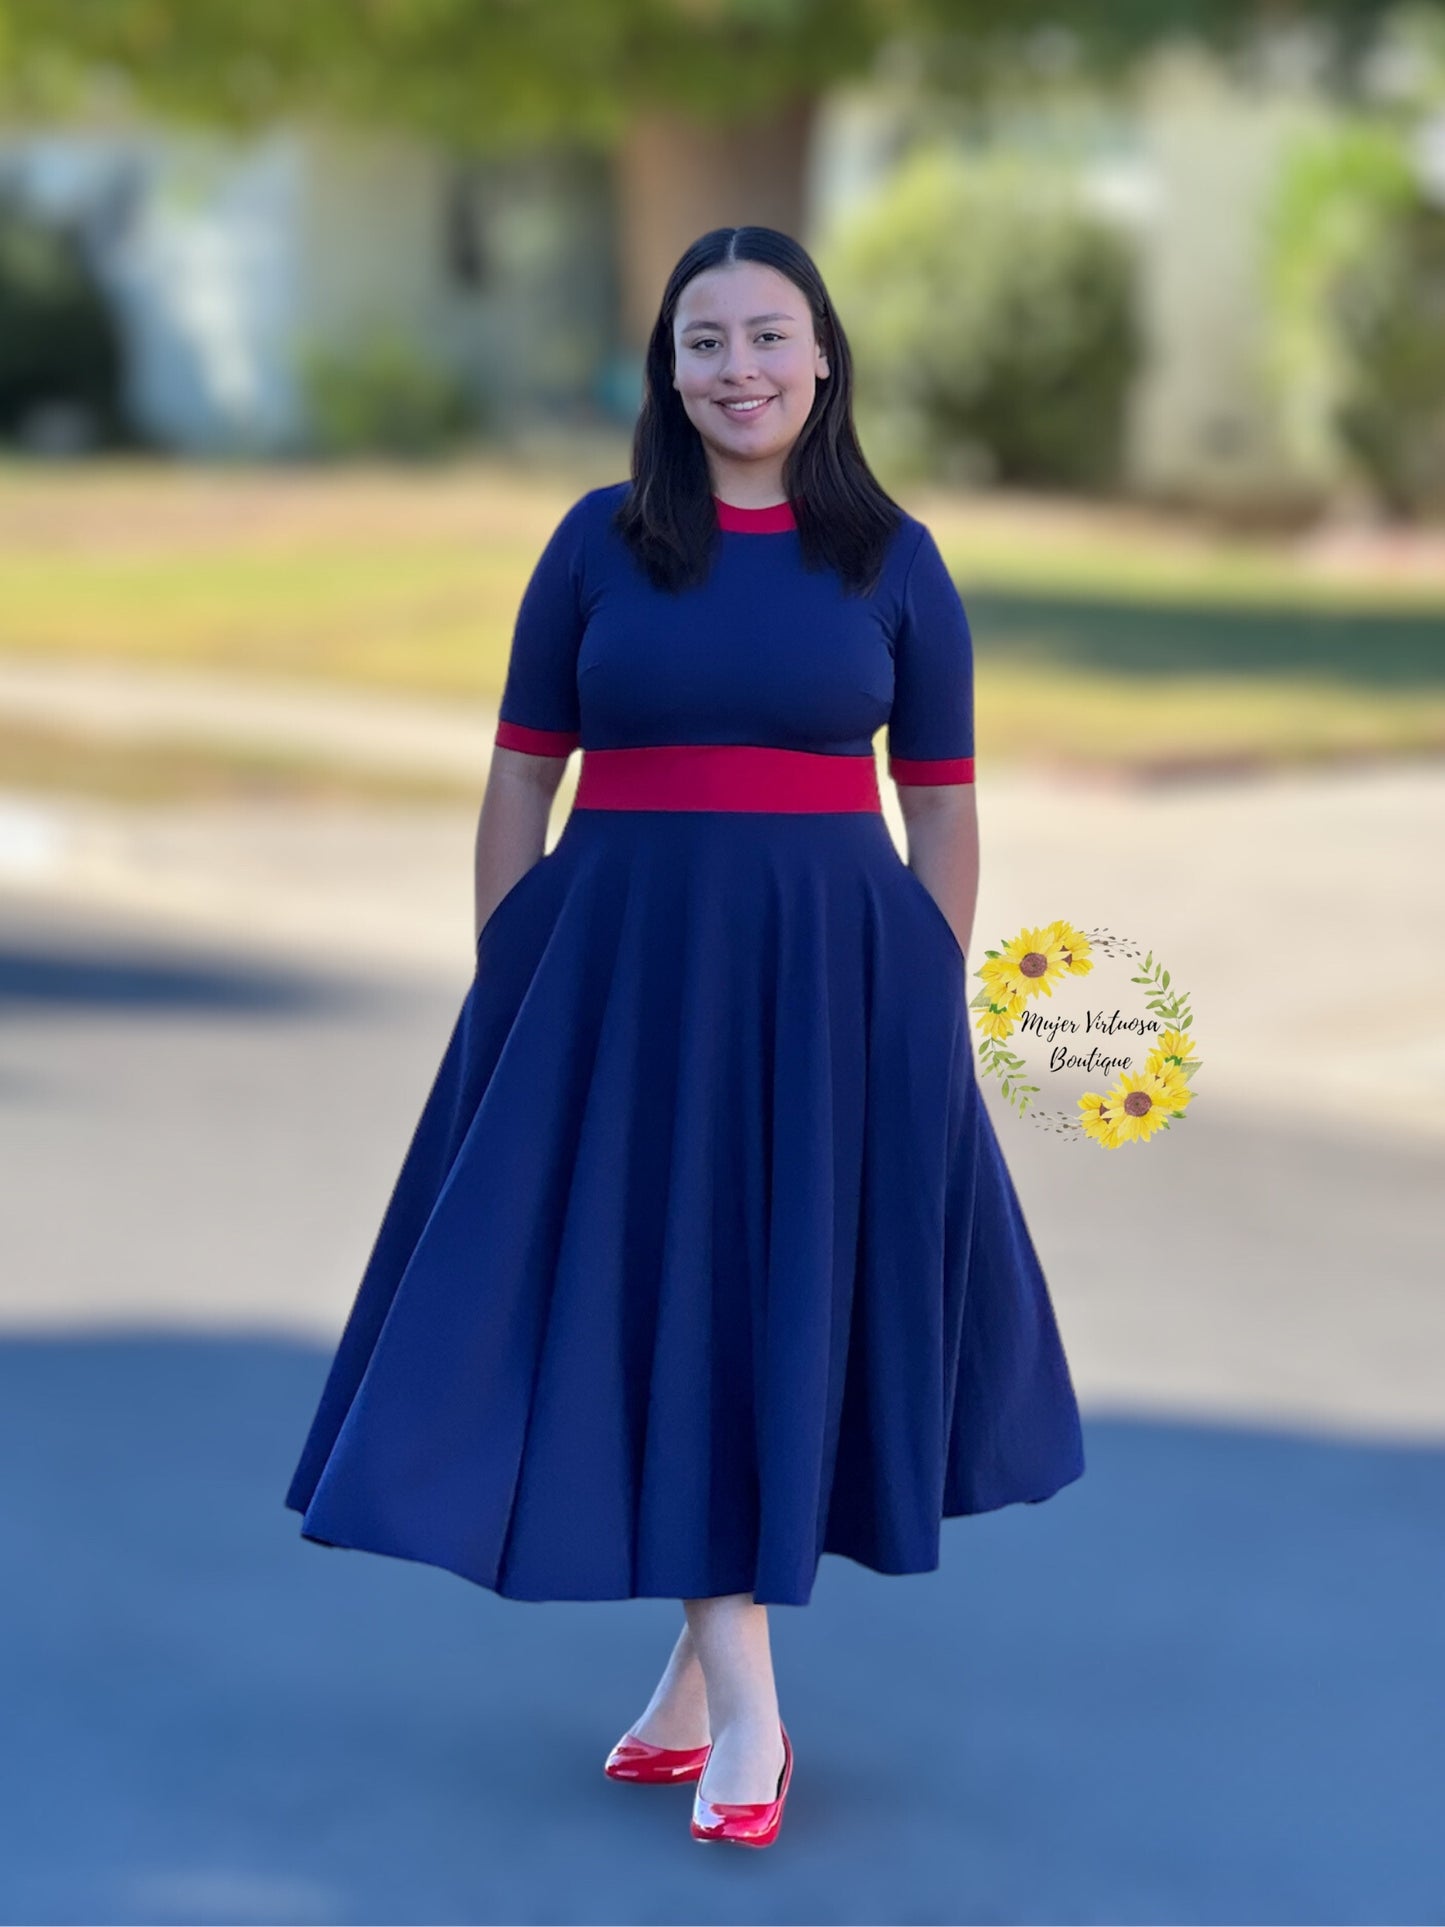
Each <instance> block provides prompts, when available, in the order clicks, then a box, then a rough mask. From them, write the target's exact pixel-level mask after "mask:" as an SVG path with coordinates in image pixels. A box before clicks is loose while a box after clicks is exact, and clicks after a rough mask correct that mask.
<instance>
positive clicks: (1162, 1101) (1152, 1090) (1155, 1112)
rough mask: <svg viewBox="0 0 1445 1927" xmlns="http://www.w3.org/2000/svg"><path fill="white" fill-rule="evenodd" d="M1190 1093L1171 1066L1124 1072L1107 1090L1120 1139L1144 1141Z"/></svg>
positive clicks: (1146, 1140) (1178, 1107)
mask: <svg viewBox="0 0 1445 1927" xmlns="http://www.w3.org/2000/svg"><path fill="white" fill-rule="evenodd" d="M1193 1095H1194V1093H1193V1092H1192V1091H1191V1090H1190V1088H1189V1085H1188V1082H1187V1080H1186V1079H1185V1078H1183V1077H1181V1076H1180V1074H1179V1072H1178V1070H1177V1069H1176V1068H1175V1067H1174V1066H1173V1065H1172V1064H1169V1065H1164V1066H1162V1067H1161V1068H1159V1069H1151V1068H1150V1066H1149V1065H1147V1064H1146V1065H1145V1066H1144V1069H1143V1070H1142V1071H1125V1072H1124V1074H1123V1075H1122V1076H1121V1077H1120V1079H1119V1082H1118V1083H1117V1084H1116V1085H1115V1086H1114V1088H1113V1090H1112V1091H1110V1093H1109V1106H1110V1109H1111V1111H1112V1112H1113V1113H1114V1115H1115V1117H1116V1119H1117V1127H1116V1128H1117V1130H1118V1134H1119V1138H1120V1141H1121V1142H1123V1143H1126V1144H1132V1143H1145V1144H1147V1143H1148V1141H1149V1139H1150V1138H1151V1137H1153V1135H1154V1133H1155V1132H1156V1131H1158V1130H1162V1129H1163V1127H1164V1125H1165V1124H1166V1123H1167V1122H1168V1120H1169V1116H1170V1114H1171V1112H1174V1111H1182V1110H1183V1109H1184V1108H1185V1106H1186V1105H1187V1104H1188V1102H1189V1100H1190V1098H1191V1097H1192V1096H1193Z"/></svg>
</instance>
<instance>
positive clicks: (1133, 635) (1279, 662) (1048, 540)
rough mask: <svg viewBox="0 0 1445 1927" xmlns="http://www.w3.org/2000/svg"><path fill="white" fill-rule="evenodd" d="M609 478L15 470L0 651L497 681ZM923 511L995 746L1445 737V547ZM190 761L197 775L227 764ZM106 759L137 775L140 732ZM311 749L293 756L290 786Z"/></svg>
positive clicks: (288, 673) (1382, 746)
mask: <svg viewBox="0 0 1445 1927" xmlns="http://www.w3.org/2000/svg"><path fill="white" fill-rule="evenodd" d="M624 472H625V456H624V457H623V458H622V459H621V460H620V462H619V466H618V468H617V471H616V473H617V474H618V475H619V476H620V475H621V474H623V473H624ZM592 479H597V478H592ZM587 485H588V481H587V480H584V479H578V478H577V477H576V476H570V477H569V476H567V475H561V476H557V475H538V474H535V473H517V472H512V471H509V470H508V469H506V468H505V467H502V466H499V465H497V464H495V463H487V462H475V463H467V464H463V465H459V466H457V467H455V468H445V469H437V470H420V471H409V470H406V469H387V468H375V469H364V470H357V471H333V472H328V471H305V470H299V471H298V470H285V471H266V470H244V469H236V470H226V469H221V470H216V469H193V468H190V467H187V466H185V465H173V464H164V463H153V464H152V463H129V464H127V463H97V464H87V465H85V466H83V467H75V468H67V469H58V468H43V467H32V466H25V465H16V464H13V463H11V464H0V653H5V654H11V655H26V656H33V655H42V656H51V657H62V656H63V657H66V658H72V659H74V658H89V659H98V660H104V661H108V662H116V661H123V662H134V663H138V664H140V663H152V664H169V665H175V664H181V665H185V666H187V667H191V668H196V667H207V666H213V667H216V668H225V669H228V670H239V671H245V672H246V673H248V674H252V675H262V676H271V677H277V678H286V677H302V678H305V679H307V680H308V681H315V680H321V681H331V682H336V683H340V684H347V685H351V686H356V685H369V686H371V687H374V688H386V689H393V690H396V691H397V692H399V693H402V692H404V693H412V694H418V695H427V696H437V695H446V694H454V695H458V696H464V697H469V698H477V697H482V698H490V699H493V700H495V698H496V697H497V696H498V695H499V694H500V691H501V687H502V681H503V678H504V675H505V671H506V662H507V649H508V645H509V642H510V637H511V630H512V623H513V621H514V618H515V614H516V608H517V603H518V600H519V598H520V596H521V593H522V590H523V588H524V586H525V584H526V580H527V576H528V574H529V572H530V569H531V567H532V565H533V563H534V562H535V560H536V557H537V555H538V554H539V552H540V550H541V548H542V546H543V544H544V543H545V541H546V539H547V537H548V535H549V534H550V533H551V531H552V529H553V528H554V527H555V525H556V522H557V519H558V517H559V516H560V515H561V513H562V511H563V510H564V509H565V508H566V507H567V505H568V503H569V502H570V501H572V500H573V499H575V496H576V494H578V493H579V492H580V491H581V489H582V488H583V487H585V486H587ZM907 505H908V506H909V507H910V508H911V509H912V510H913V512H914V513H916V514H919V515H921V516H922V517H923V519H924V520H925V521H927V522H928V523H929V526H930V527H931V528H932V529H933V530H934V532H935V534H936V535H937V537H938V540H939V543H940V546H941V547H942V549H943V551H944V553H945V555H946V556H947V558H948V561H949V564H950V567H951V568H952V569H953V571H954V573H955V577H956V579H957V581H958V583H959V587H960V589H961V591H962V593H963V596H964V600H965V603H966V605H967V607H968V609H969V614H970V619H971V622H972V626H973V632H974V640H975V648H976V657H977V706H978V750H979V757H980V762H981V764H982V763H983V762H985V761H998V762H1002V761H1005V760H1007V759H1011V758H1016V757H1033V758H1039V757H1042V758H1045V759H1047V760H1050V761H1056V762H1064V763H1077V764H1090V765H1096V766H1097V765H1113V766H1122V765H1129V766H1139V765H1154V764H1159V765H1168V764H1179V763H1185V764H1188V763H1191V762H1200V763H1210V762H1224V763H1229V762H1231V761H1243V762H1248V761H1254V760H1266V761H1291V760H1298V759H1309V758H1314V757H1321V756H1325V757H1338V756H1350V755H1371V756H1373V755H1402V754H1418V753H1436V752H1438V751H1439V750H1440V749H1441V748H1442V747H1445V561H1442V566H1441V567H1440V568H1438V569H1435V570H1434V571H1433V572H1431V571H1430V570H1428V569H1421V568H1417V569H1416V570H1415V571H1414V572H1413V573H1409V572H1406V571H1405V569H1404V568H1403V567H1402V565H1401V562H1400V559H1399V556H1398V554H1396V553H1393V552H1392V553H1388V554H1385V553H1382V555H1381V556H1380V558H1379V559H1378V560H1377V561H1375V562H1373V563H1372V562H1371V561H1369V560H1368V559H1364V560H1358V561H1355V562H1353V563H1352V568H1351V573H1350V576H1349V578H1348V579H1347V580H1346V579H1343V578H1342V577H1341V576H1340V575H1339V574H1338V573H1331V572H1327V571H1326V569H1325V568H1324V567H1322V566H1321V563H1320V562H1319V560H1318V558H1317V557H1315V556H1313V555H1312V554H1311V553H1310V552H1309V551H1308V550H1307V549H1305V548H1303V547H1302V546H1300V545H1297V544H1291V543H1289V542H1288V541H1285V540H1282V539H1273V540H1270V539H1262V538H1249V537H1246V536H1243V535H1239V534H1229V533H1225V532H1217V531H1211V530H1210V529H1208V528H1207V527H1204V526H1202V525H1200V524H1198V523H1197V522H1194V523H1186V522H1184V521H1182V520H1180V519H1179V518H1171V517H1167V516H1162V515H1158V516H1150V515H1148V514H1145V513H1143V512H1141V511H1140V510H1138V509H1136V508H1128V509H1121V508H1114V507H1110V506H1108V505H1098V506H1095V505H1089V504H1072V503H1064V504H1060V503H1059V502H1058V501H1057V500H1053V501H1039V500H1018V499H1011V498H999V497H982V498H963V497H957V496H942V495H930V496H928V497H927V498H926V499H923V498H920V499H916V500H915V499H909V500H908V503H907ZM1436 541H1437V544H1441V543H1442V538H1441V535H1440V534H1439V533H1438V532H1437V537H1436ZM1437 553H1439V554H1440V555H1441V556H1442V557H1445V545H1442V546H1439V547H1438V548H1437ZM23 734H24V732H21V731H17V730H15V729H13V728H11V729H8V730H7V732H6V735H5V737H4V739H3V740H0V767H3V768H6V769H9V770H10V771H12V772H14V771H15V769H16V765H17V759H18V760H19V762H20V763H21V764H24V763H26V762H28V763H29V764H30V766H31V767H32V768H34V767H38V765H37V763H36V759H35V758H33V757H30V758H27V755H26V752H25V750H24V747H23V744H22V741H21V738H22V736H23ZM48 753H49V755H50V757H51V760H52V764H53V765H54V766H56V767H59V766H60V765H62V764H64V763H65V762H66V760H67V759H66V757H65V756H64V754H63V750H62V744H61V742H60V739H59V738H56V739H53V740H51V741H50V743H49V745H48ZM173 754H175V755H179V752H171V751H169V750H168V751H166V752H165V755H166V756H168V757H169V756H172V755H173ZM187 755H189V756H191V763H190V765H189V768H190V775H189V777H188V779H187V780H189V781H199V780H200V770H201V767H202V765H203V764H206V763H212V764H214V763H216V762H217V760H218V753H213V752H212V751H210V750H209V749H200V748H199V747H198V748H197V749H196V751H195V752H193V753H192V752H187ZM109 757H110V763H111V767H112V779H111V780H112V781H113V782H118V781H120V771H121V765H122V764H123V763H124V762H125V760H126V752H125V750H124V749H123V748H117V749H115V750H113V751H111V752H109ZM150 761H151V763H152V764H154V763H155V753H152V754H151V757H150ZM219 761H220V762H225V761H226V759H225V758H224V757H220V758H219ZM235 761H236V759H234V758H233V759H231V762H232V763H233V764H234V763H235ZM242 761H244V759H242ZM287 767H288V765H286V764H285V762H284V760H283V759H278V760H277V763H276V771H275V775H276V780H277V781H278V782H284V781H285V780H286V778H285V769H286V768H287ZM289 767H290V768H291V771H292V778H293V779H294V780H296V781H300V780H301V777H302V771H301V768H300V766H299V765H296V764H294V763H293V764H291V765H289ZM233 773H234V772H233ZM11 780H17V779H16V777H15V776H14V775H13V774H12V778H11ZM258 780H265V779H261V778H258ZM329 780H340V779H329ZM358 780H359V781H363V782H364V783H365V784H366V785H367V786H368V787H370V788H372V789H375V788H377V787H380V786H381V785H380V784H378V783H374V782H373V781H372V779H370V778H359V779H358ZM385 787H387V788H388V789H392V788H396V787H397V786H395V785H392V784H390V783H386V784H385ZM400 787H402V788H405V787H406V786H400ZM441 787H442V788H444V787H445V786H444V785H443V786H441Z"/></svg>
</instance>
